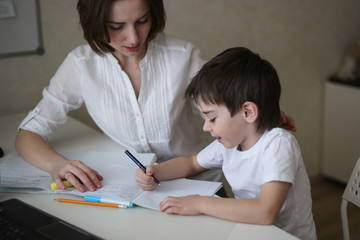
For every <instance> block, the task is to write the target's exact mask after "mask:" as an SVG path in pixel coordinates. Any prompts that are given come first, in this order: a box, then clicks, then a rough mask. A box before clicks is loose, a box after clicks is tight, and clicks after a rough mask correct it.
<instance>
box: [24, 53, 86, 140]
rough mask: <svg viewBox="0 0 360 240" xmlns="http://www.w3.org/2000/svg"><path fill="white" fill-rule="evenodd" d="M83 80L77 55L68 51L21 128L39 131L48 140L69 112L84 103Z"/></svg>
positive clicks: (64, 120) (65, 119)
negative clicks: (82, 93) (82, 94)
mask: <svg viewBox="0 0 360 240" xmlns="http://www.w3.org/2000/svg"><path fill="white" fill-rule="evenodd" d="M80 81H81V75H80V70H79V68H78V64H77V62H76V58H75V57H74V56H73V55H72V54H69V55H68V57H67V58H66V59H65V60H64V62H63V63H62V65H61V66H60V67H59V69H58V70H57V72H56V74H55V75H54V77H53V78H52V79H51V81H50V85H49V87H47V88H45V89H44V90H43V93H42V94H43V98H42V99H41V100H40V102H39V103H38V105H37V106H36V108H35V109H34V110H33V111H31V112H30V113H29V114H28V115H27V117H26V118H25V119H24V120H23V121H22V122H21V124H20V126H19V129H24V130H28V131H31V132H34V133H37V134H39V135H40V136H42V137H43V138H44V139H46V140H47V139H48V138H49V136H50V135H51V134H52V133H53V132H54V131H55V130H56V128H57V127H58V126H59V125H60V124H64V123H65V122H66V121H67V114H68V112H69V111H71V110H74V109H77V108H79V107H80V106H81V105H82V103H83V99H82V96H81V88H80V86H81V82H80Z"/></svg>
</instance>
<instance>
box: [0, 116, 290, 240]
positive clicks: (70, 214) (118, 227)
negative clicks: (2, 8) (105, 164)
mask: <svg viewBox="0 0 360 240" xmlns="http://www.w3.org/2000/svg"><path fill="white" fill-rule="evenodd" d="M25 115H26V114H24V113H22V114H16V115H10V116H3V117H0V146H1V147H2V148H3V150H4V153H5V157H4V158H2V159H5V158H6V156H7V155H8V154H10V153H13V152H14V151H15V148H14V140H15V135H16V132H17V127H18V125H19V124H20V122H21V120H22V119H23V118H24V117H25ZM50 144H51V145H52V146H53V147H54V148H55V149H56V150H57V151H62V152H72V151H73V152H83V151H108V152H111V151H123V147H121V146H119V145H118V144H116V143H114V142H113V141H111V140H110V139H109V138H107V137H106V136H104V135H102V134H101V133H99V132H97V131H95V130H94V129H92V128H90V127H88V126H86V125H84V124H82V123H81V122H79V121H77V120H75V119H73V118H69V120H68V122H67V123H66V124H65V125H64V126H61V128H59V129H58V131H57V133H56V134H55V136H54V137H53V138H51V139H50ZM58 196H59V195H58V194H56V195H55V194H26V193H0V201H2V200H6V199H9V198H18V199H21V200H22V201H24V202H27V203H29V204H31V205H33V206H35V207H37V208H40V209H42V210H44V211H46V212H48V213H50V214H52V215H55V216H57V217H59V218H61V219H63V220H65V221H68V222H70V223H71V224H74V225H76V226H79V227H80V228H83V229H85V230H87V231H89V232H91V233H93V234H95V235H98V236H100V237H102V238H104V239H109V240H111V239H132V240H136V239H141V240H144V239H156V240H161V239H166V240H168V239H174V240H176V239H182V240H183V239H207V240H211V239H228V240H235V239H240V238H241V239H252V240H256V239H277V240H282V239H284V240H285V239H297V238H295V237H293V236H292V235H290V234H288V233H286V232H284V231H282V230H281V229H279V228H277V227H275V226H260V225H251V224H239V223H234V222H230V221H225V220H221V219H217V218H213V217H209V216H179V215H167V214H165V213H161V212H158V211H154V210H149V209H145V208H141V207H135V208H128V209H116V208H107V207H98V206H87V205H78V204H67V203H59V202H57V201H54V200H53V199H54V198H57V197H58ZM66 198H76V197H75V196H69V195H66Z"/></svg>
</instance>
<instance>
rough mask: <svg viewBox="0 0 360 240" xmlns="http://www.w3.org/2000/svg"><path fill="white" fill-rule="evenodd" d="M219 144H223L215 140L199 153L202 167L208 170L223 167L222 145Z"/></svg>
mask: <svg viewBox="0 0 360 240" xmlns="http://www.w3.org/2000/svg"><path fill="white" fill-rule="evenodd" d="M219 144H221V143H218V142H217V140H215V141H213V142H212V143H210V144H209V145H208V146H207V147H206V148H204V149H203V150H201V151H200V152H199V153H198V155H197V161H198V163H199V165H200V166H202V167H203V168H207V169H216V168H221V167H222V165H223V158H222V155H221V145H219Z"/></svg>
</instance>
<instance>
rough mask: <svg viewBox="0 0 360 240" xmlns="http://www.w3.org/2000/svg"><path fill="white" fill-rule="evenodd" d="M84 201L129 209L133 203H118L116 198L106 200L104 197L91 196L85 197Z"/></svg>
mask: <svg viewBox="0 0 360 240" xmlns="http://www.w3.org/2000/svg"><path fill="white" fill-rule="evenodd" d="M84 201H87V202H101V203H111V204H118V205H122V206H125V207H130V208H132V207H134V203H133V202H127V201H120V200H118V199H116V198H106V197H100V196H93V195H85V196H84Z"/></svg>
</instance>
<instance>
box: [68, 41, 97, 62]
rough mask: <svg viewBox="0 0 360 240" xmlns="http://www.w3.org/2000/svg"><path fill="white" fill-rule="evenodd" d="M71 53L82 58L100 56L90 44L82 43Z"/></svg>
mask: <svg viewBox="0 0 360 240" xmlns="http://www.w3.org/2000/svg"><path fill="white" fill-rule="evenodd" d="M69 55H72V56H74V57H75V58H78V59H81V58H94V57H99V55H98V54H96V53H95V52H94V51H93V50H92V49H91V47H90V45H89V44H82V45H79V46H78V47H76V48H75V49H73V50H72V51H71V52H70V53H69Z"/></svg>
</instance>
